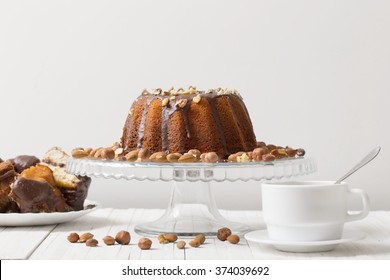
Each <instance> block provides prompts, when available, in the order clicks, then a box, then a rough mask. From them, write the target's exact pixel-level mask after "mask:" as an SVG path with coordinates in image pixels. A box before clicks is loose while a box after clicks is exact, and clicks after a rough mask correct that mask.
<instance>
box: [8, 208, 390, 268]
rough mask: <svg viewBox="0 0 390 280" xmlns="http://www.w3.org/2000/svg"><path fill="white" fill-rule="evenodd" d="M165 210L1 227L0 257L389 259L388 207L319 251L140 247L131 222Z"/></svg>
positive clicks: (241, 215)
mask: <svg viewBox="0 0 390 280" xmlns="http://www.w3.org/2000/svg"><path fill="white" fill-rule="evenodd" d="M162 213H163V210H161V209H126V210H118V209H110V208H105V209H97V210H96V211H93V212H92V213H89V214H88V215H86V216H83V217H81V218H79V219H76V220H74V221H73V222H69V223H65V224H59V225H50V226H39V227H0V259H45V260H47V259H56V260H61V259H147V260H149V259H158V260H163V259H180V260H194V259H241V260H242V259H267V260H275V259H309V258H310V259H380V260H390V212H383V211H378V212H371V213H370V215H369V216H368V217H367V218H366V219H364V220H362V221H358V222H353V223H349V224H348V225H347V226H348V228H350V229H356V230H359V231H361V232H364V233H365V234H366V235H367V237H366V238H365V239H363V240H360V241H356V242H350V243H344V244H341V245H338V246H337V247H336V249H335V250H333V251H330V252H323V253H306V254H304V253H285V252H280V251H277V250H275V249H273V247H271V246H269V245H260V244H256V243H251V242H247V241H246V240H245V239H244V238H242V239H241V242H240V243H239V244H238V245H233V244H230V243H228V242H222V241H219V240H218V239H214V238H209V239H207V240H206V243H205V244H204V245H202V246H201V247H199V248H191V247H189V246H187V247H186V249H184V250H179V249H177V248H176V246H175V245H174V244H172V243H171V244H166V245H162V244H159V242H158V241H157V239H155V238H152V241H153V245H152V249H151V250H145V251H142V250H140V249H139V248H138V246H137V242H138V239H139V238H140V236H138V235H137V234H136V233H135V232H134V225H136V224H138V223H141V222H147V221H152V220H154V219H156V218H158V217H159V216H160V215H161V214H162ZM221 213H222V214H223V215H224V216H225V217H226V218H228V219H230V220H235V221H240V222H242V223H246V224H248V225H250V226H251V228H252V229H264V228H265V226H264V223H263V222H262V213H261V212H259V211H221ZM120 230H128V231H130V233H131V236H132V241H131V244H130V245H127V246H121V245H114V246H106V245H105V244H104V243H103V241H102V238H103V237H104V236H105V235H113V236H115V234H116V233H117V232H118V231H120ZM70 232H78V233H84V232H91V233H93V234H94V235H95V238H96V239H98V241H99V246H98V247H94V248H92V247H87V246H85V244H81V243H77V244H71V243H69V242H68V241H67V236H68V234H69V233H70Z"/></svg>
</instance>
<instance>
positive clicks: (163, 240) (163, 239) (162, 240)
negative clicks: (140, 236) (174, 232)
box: [157, 234, 169, 244]
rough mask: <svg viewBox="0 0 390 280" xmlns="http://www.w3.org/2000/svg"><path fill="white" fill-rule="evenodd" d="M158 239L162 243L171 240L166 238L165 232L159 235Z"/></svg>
mask: <svg viewBox="0 0 390 280" xmlns="http://www.w3.org/2000/svg"><path fill="white" fill-rule="evenodd" d="M157 239H158V242H160V244H167V243H169V241H168V240H166V239H165V236H164V235H163V234H159V235H157Z"/></svg>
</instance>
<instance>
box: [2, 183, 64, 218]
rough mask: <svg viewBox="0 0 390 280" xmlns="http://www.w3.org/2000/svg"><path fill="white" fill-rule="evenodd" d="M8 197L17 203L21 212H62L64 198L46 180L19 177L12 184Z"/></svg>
mask: <svg viewBox="0 0 390 280" xmlns="http://www.w3.org/2000/svg"><path fill="white" fill-rule="evenodd" d="M10 197H11V198H12V199H13V200H14V201H15V202H16V203H17V204H18V206H19V208H20V212H22V213H40V212H64V211H66V210H67V205H66V204H65V199H64V198H63V196H62V195H61V192H60V191H59V190H58V189H57V188H53V187H51V186H50V185H49V184H48V183H47V182H46V181H37V180H30V179H26V178H23V177H19V178H18V179H17V180H16V181H15V183H14V184H13V185H12V190H11V193H10Z"/></svg>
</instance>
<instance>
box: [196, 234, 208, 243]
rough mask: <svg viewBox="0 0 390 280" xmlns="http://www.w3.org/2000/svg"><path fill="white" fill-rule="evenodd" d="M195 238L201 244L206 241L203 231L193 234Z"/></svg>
mask: <svg viewBox="0 0 390 280" xmlns="http://www.w3.org/2000/svg"><path fill="white" fill-rule="evenodd" d="M195 240H198V241H199V242H200V244H203V243H204V242H205V241H206V237H205V236H204V234H203V233H200V234H198V235H197V236H195Z"/></svg>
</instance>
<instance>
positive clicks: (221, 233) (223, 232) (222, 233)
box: [217, 227, 232, 241]
mask: <svg viewBox="0 0 390 280" xmlns="http://www.w3.org/2000/svg"><path fill="white" fill-rule="evenodd" d="M231 234H232V231H231V230H230V229H229V228H227V227H223V228H220V229H219V230H218V232H217V238H218V239H219V240H221V241H225V240H226V239H227V238H228V236H230V235H231Z"/></svg>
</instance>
